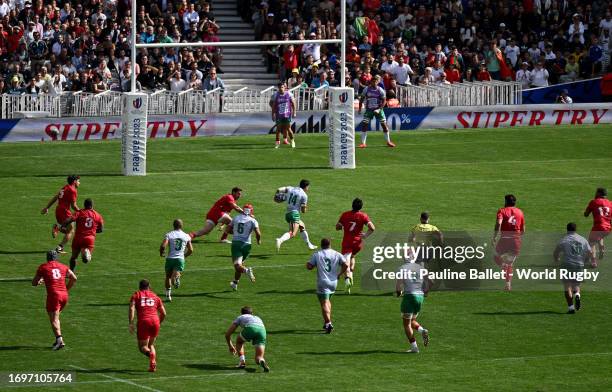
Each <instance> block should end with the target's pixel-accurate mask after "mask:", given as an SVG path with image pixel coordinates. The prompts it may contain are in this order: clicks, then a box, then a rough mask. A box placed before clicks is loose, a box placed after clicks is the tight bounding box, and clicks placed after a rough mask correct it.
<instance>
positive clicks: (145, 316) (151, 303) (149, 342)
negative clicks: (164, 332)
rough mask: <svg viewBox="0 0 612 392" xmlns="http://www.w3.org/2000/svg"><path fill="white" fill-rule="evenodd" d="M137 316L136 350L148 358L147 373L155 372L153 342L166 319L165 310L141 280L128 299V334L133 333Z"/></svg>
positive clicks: (146, 282)
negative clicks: (136, 289) (135, 316)
mask: <svg viewBox="0 0 612 392" xmlns="http://www.w3.org/2000/svg"><path fill="white" fill-rule="evenodd" d="M135 314H138V325H137V328H136V331H137V333H136V336H137V338H138V349H139V350H140V352H141V353H143V354H144V355H146V356H147V357H149V371H150V372H154V371H155V370H157V360H156V359H157V352H156V351H155V340H156V339H157V335H158V334H159V326H160V324H161V323H162V322H163V321H164V319H165V318H166V308H164V304H163V303H162V301H161V299H159V297H158V296H157V295H156V294H155V293H154V292H153V291H151V288H150V286H149V281H148V280H146V279H143V280H141V281H140V283H139V284H138V291H136V292H135V293H134V294H133V295H132V298H130V312H129V319H128V321H129V326H130V333H131V334H133V333H134V315H135Z"/></svg>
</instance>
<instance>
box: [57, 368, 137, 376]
mask: <svg viewBox="0 0 612 392" xmlns="http://www.w3.org/2000/svg"><path fill="white" fill-rule="evenodd" d="M63 371H66V370H65V369H63ZM70 371H73V372H75V373H81V374H105V373H117V374H130V375H138V374H143V373H148V371H146V370H129V369H114V368H102V369H77V368H73V367H71V368H70Z"/></svg>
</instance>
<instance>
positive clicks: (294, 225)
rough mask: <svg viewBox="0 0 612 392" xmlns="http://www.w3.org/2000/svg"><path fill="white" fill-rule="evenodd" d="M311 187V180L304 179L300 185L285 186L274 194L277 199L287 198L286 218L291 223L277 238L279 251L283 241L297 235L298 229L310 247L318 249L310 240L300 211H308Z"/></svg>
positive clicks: (302, 212)
mask: <svg viewBox="0 0 612 392" xmlns="http://www.w3.org/2000/svg"><path fill="white" fill-rule="evenodd" d="M309 188H310V181H308V180H302V181H300V186H299V187H293V186H285V187H281V188H278V189H277V190H276V195H275V196H274V200H275V201H283V200H287V213H286V214H285V220H286V221H287V223H289V231H288V232H286V233H285V234H283V235H282V236H280V237H279V238H277V239H276V251H277V252H278V251H279V250H280V247H281V245H282V244H283V242H285V241H287V240H288V239H290V238H293V237H295V235H296V234H297V232H298V230H299V231H300V236H301V237H302V239H303V240H304V242H305V243H306V245H308V249H310V250H314V249H317V247H316V246H315V245H313V244H312V243H311V242H310V239H309V238H308V232H307V231H306V226H305V225H304V222H302V216H301V215H300V213H301V214H304V213H305V212H306V209H307V206H308V195H306V193H307V192H308V189H309ZM279 195H282V196H283V197H284V199H283V198H279V197H278V196H279Z"/></svg>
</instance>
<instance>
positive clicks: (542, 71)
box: [531, 62, 549, 87]
mask: <svg viewBox="0 0 612 392" xmlns="http://www.w3.org/2000/svg"><path fill="white" fill-rule="evenodd" d="M548 76H549V74H548V70H546V68H544V63H543V62H538V63H536V64H535V68H534V69H533V71H532V72H531V87H547V86H548Z"/></svg>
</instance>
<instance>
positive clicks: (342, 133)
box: [328, 87, 355, 169]
mask: <svg viewBox="0 0 612 392" xmlns="http://www.w3.org/2000/svg"><path fill="white" fill-rule="evenodd" d="M329 99H330V105H329V114H328V116H329V128H328V132H329V166H330V167H332V168H333V169H354V168H355V108H354V106H353V101H354V91H353V89H352V88H339V87H338V88H335V87H332V88H330V89H329Z"/></svg>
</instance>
